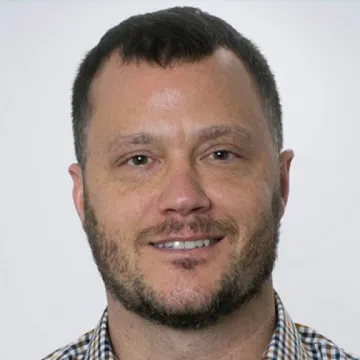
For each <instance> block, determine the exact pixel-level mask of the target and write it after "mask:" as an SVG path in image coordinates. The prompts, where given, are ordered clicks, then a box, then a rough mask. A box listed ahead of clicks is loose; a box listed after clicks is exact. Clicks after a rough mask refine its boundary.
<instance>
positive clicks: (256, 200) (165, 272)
mask: <svg viewBox="0 0 360 360" xmlns="http://www.w3.org/2000/svg"><path fill="white" fill-rule="evenodd" d="M90 95H91V96H90V98H91V104H92V117H91V121H90V124H89V127H88V131H87V163H86V169H85V173H84V174H81V171H80V169H79V167H78V166H76V165H73V166H72V167H71V168H70V172H71V173H72V176H73V179H74V200H75V204H76V206H77V210H78V212H79V215H80V217H81V219H82V220H83V225H84V229H85V231H86V233H87V235H88V238H89V242H90V245H91V248H92V251H93V254H94V258H95V261H96V263H97V265H98V267H99V270H100V273H101V275H102V277H103V279H104V282H105V285H106V287H107V290H108V292H109V293H110V295H111V296H112V297H113V298H114V299H116V300H118V301H119V302H120V303H121V304H122V305H123V306H125V307H126V308H127V309H129V310H132V311H135V312H136V313H138V314H140V315H142V316H144V317H146V318H148V319H150V320H153V321H157V322H160V323H163V324H166V325H169V326H173V327H175V328H183V329H186V328H189V327H192V328H194V327H204V326H206V325H209V324H211V323H213V322H214V321H216V320H217V319H218V317H219V316H221V315H225V314H227V313H230V312H232V311H234V310H236V309H237V308H239V307H240V306H241V305H242V304H243V303H244V302H246V301H247V300H249V299H250V298H251V297H252V296H253V295H254V294H256V293H257V292H258V291H259V290H260V288H261V287H262V285H263V284H264V283H265V282H266V281H267V280H269V277H270V275H271V272H272V268H273V264H274V261H275V257H276V244H277V239H278V225H279V221H280V218H281V216H282V214H283V210H284V206H285V203H286V199H287V191H288V169H289V165H290V161H291V157H292V155H291V154H290V153H286V152H285V153H283V154H282V155H281V156H280V160H279V156H278V153H277V151H276V148H275V145H274V144H273V141H272V139H271V135H270V132H269V129H268V125H267V123H266V120H265V119H264V115H263V112H262V109H261V106H260V102H259V98H258V96H257V92H256V87H255V84H254V82H253V80H252V79H251V77H250V76H249V74H248V73H247V71H246V70H245V67H244V66H243V65H242V63H241V61H240V60H238V58H237V57H236V56H235V55H233V54H232V53H231V52H229V51H226V50H219V51H217V52H216V53H215V54H214V55H212V56H211V57H209V58H207V59H204V60H202V61H200V62H198V63H179V64H178V65H174V66H173V67H172V68H167V69H162V68H160V67H158V66H152V65H149V64H147V63H145V62H143V63H140V64H131V65H121V66H120V63H119V59H118V57H117V56H116V55H113V56H112V57H111V58H110V60H109V61H108V62H107V63H106V64H105V66H104V68H103V69H102V71H101V72H100V74H99V75H98V76H97V77H96V79H95V80H94V82H93V86H92V89H91V94H90Z"/></svg>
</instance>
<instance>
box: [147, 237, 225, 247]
mask: <svg viewBox="0 0 360 360" xmlns="http://www.w3.org/2000/svg"><path fill="white" fill-rule="evenodd" d="M223 237H224V236H221V235H209V234H198V235H192V236H176V237H175V236H174V237H168V238H166V239H161V240H156V241H150V242H149V245H157V244H165V243H167V242H173V241H180V242H185V241H197V240H203V239H209V240H221V239H222V238H223Z"/></svg>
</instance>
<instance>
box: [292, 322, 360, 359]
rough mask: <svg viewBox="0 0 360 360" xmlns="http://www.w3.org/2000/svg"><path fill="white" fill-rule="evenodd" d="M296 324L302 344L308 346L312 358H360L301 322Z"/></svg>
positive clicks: (307, 350) (307, 349)
mask: <svg viewBox="0 0 360 360" xmlns="http://www.w3.org/2000/svg"><path fill="white" fill-rule="evenodd" d="M295 325H296V328H297V330H298V332H299V334H300V337H301V342H302V345H303V346H304V347H305V348H306V352H307V353H308V354H309V357H310V359H324V360H325V359H328V360H332V359H337V360H360V358H359V357H355V356H354V355H351V354H348V353H347V352H345V351H344V350H343V349H341V348H340V347H339V346H337V345H336V344H335V343H333V342H332V341H331V340H329V339H328V338H326V337H325V336H323V335H321V334H319V333H318V332H316V331H315V330H314V329H311V328H309V327H307V326H304V325H301V324H295Z"/></svg>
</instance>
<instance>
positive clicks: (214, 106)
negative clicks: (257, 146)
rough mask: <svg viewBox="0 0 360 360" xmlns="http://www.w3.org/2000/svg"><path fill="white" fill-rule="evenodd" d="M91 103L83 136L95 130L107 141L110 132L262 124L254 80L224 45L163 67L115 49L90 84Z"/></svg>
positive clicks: (124, 132) (261, 114)
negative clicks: (126, 60)
mask: <svg viewBox="0 0 360 360" xmlns="http://www.w3.org/2000/svg"><path fill="white" fill-rule="evenodd" d="M90 102H91V109H92V115H91V122H90V126H89V134H88V137H89V138H91V137H93V136H94V133H96V137H97V138H99V137H101V136H104V137H105V138H106V137H108V138H109V141H110V140H111V139H110V138H111V135H112V134H120V135H121V134H128V133H131V132H135V131H139V130H141V131H148V130H151V131H155V130H156V131H158V132H161V130H164V131H167V133H168V134H169V133H171V131H173V132H174V134H175V133H176V132H177V131H178V129H180V128H181V129H182V131H186V130H189V131H190V130H192V131H196V130H201V129H202V128H204V127H206V126H214V125H223V123H225V125H228V124H226V123H229V122H232V121H235V122H240V123H241V124H242V125H247V126H249V127H257V128H258V127H259V126H260V127H264V116H263V112H262V108H261V105H260V100H259V96H258V91H257V87H256V85H255V82H254V80H253V78H252V76H251V75H250V74H249V72H248V71H247V69H246V68H245V66H244V64H243V63H242V62H241V61H240V60H239V58H238V57H237V56H236V55H235V54H233V53H232V52H231V51H228V50H225V49H219V50H217V51H216V52H215V53H214V54H213V55H211V56H209V57H206V58H204V59H202V60H201V61H198V62H195V63H193V62H192V63H189V62H178V63H174V64H173V65H171V66H170V67H167V68H161V67H160V66H158V65H152V64H149V63H147V62H133V63H130V64H128V65H124V64H122V63H121V62H120V58H119V55H118V54H116V53H114V54H112V56H111V57H110V58H109V60H108V61H107V62H106V63H105V64H104V66H103V68H102V69H101V71H100V72H99V74H98V75H97V76H96V78H95V79H94V81H93V83H92V86H91V89H90ZM92 133H93V134H92ZM88 141H89V142H90V141H91V139H88Z"/></svg>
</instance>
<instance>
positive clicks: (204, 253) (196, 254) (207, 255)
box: [149, 237, 227, 261]
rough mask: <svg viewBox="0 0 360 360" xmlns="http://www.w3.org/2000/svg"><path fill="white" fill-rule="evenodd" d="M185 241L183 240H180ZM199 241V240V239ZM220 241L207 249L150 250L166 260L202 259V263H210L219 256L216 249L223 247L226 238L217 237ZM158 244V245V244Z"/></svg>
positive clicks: (153, 248)
mask: <svg viewBox="0 0 360 360" xmlns="http://www.w3.org/2000/svg"><path fill="white" fill-rule="evenodd" d="M180 239H183V238H180ZM189 239H194V237H191V238H189ZM197 239H198V240H199V238H197ZM200 239H201V238H200ZM216 239H218V241H216V242H215V243H213V244H210V245H209V246H206V247H200V248H198V247H196V248H193V249H181V250H171V249H168V248H157V247H155V246H152V245H150V246H149V248H150V249H151V251H155V252H156V253H157V254H161V255H162V256H165V258H164V259H167V260H170V261H171V260H176V259H177V260H179V259H198V260H199V259H202V261H205V259H206V260H207V261H208V260H210V259H212V258H214V257H215V256H216V254H217V251H215V252H214V249H216V248H218V247H219V246H220V247H223V246H224V245H223V243H226V241H225V240H226V239H227V238H226V237H216ZM157 244H158V243H157Z"/></svg>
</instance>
